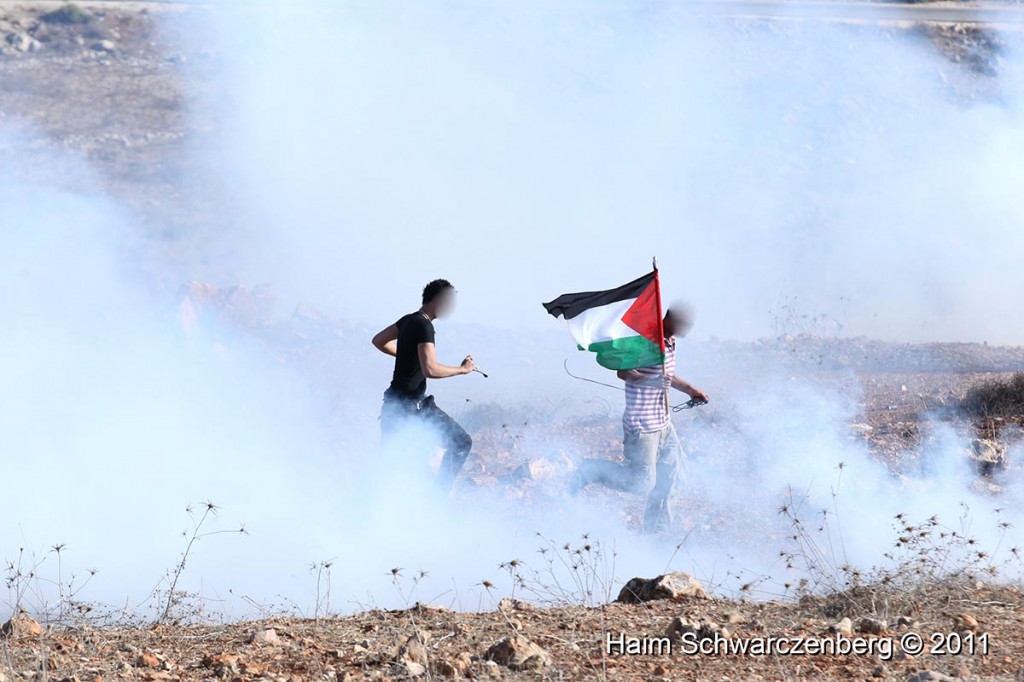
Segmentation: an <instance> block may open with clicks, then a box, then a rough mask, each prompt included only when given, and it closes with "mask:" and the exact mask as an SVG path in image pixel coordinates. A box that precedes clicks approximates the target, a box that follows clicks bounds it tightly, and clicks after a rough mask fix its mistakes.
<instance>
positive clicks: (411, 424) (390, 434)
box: [380, 391, 473, 490]
mask: <svg viewBox="0 0 1024 682" xmlns="http://www.w3.org/2000/svg"><path fill="white" fill-rule="evenodd" d="M417 426H419V427H426V428H427V429H428V430H429V432H430V433H431V434H435V435H437V436H438V437H440V439H441V447H443V448H444V457H443V458H442V459H441V469H440V471H438V473H437V482H438V484H439V485H440V486H441V487H442V488H444V489H445V490H448V489H450V488H451V487H452V484H454V483H455V478H456V477H457V476H458V475H459V472H460V471H461V470H462V465H463V464H465V463H466V460H467V459H468V458H469V452H470V450H472V449H473V439H472V438H471V437H470V435H469V434H468V433H466V430H465V429H464V428H462V427H461V426H459V423H458V422H457V421H455V420H454V419H452V418H451V416H449V415H448V413H447V412H445V411H444V410H442V409H441V408H440V407H438V406H437V403H435V402H434V396H432V395H428V396H424V397H423V398H420V399H418V400H417V399H410V398H406V397H404V396H400V395H396V394H394V393H391V392H390V391H385V392H384V404H383V406H382V407H381V411H380V428H381V436H382V439H383V442H384V445H385V447H388V442H389V441H394V439H395V437H396V436H397V435H399V434H401V433H403V432H405V433H412V434H415V429H416V427H417ZM423 435H424V436H427V435H428V434H427V433H424V434H423Z"/></svg>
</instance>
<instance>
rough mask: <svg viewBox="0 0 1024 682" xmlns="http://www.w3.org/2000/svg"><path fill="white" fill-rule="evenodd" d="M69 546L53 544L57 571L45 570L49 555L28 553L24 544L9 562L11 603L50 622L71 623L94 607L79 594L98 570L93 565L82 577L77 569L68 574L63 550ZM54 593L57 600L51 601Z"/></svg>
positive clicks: (7, 577) (6, 579)
mask: <svg viewBox="0 0 1024 682" xmlns="http://www.w3.org/2000/svg"><path fill="white" fill-rule="evenodd" d="M66 549H67V545H66V544H63V543H58V544H56V545H53V546H52V547H51V548H50V551H49V554H52V555H54V556H55V557H56V560H55V563H56V569H55V571H56V575H46V574H45V573H44V572H43V570H42V569H43V567H44V565H45V563H46V560H47V557H46V556H42V557H38V556H36V555H35V554H30V555H26V553H25V549H24V548H23V547H22V548H19V549H18V555H17V558H16V559H14V560H7V561H6V562H5V564H4V582H5V584H6V586H7V591H8V606H9V607H10V609H11V610H12V611H13V612H14V613H20V612H30V613H33V614H35V615H36V617H38V618H40V619H42V620H43V621H45V622H48V623H60V624H68V623H69V621H70V619H71V618H72V617H73V616H84V615H86V614H88V613H89V612H90V611H92V609H93V606H92V605H90V604H88V603H86V602H83V601H80V600H79V594H80V593H81V591H82V590H84V589H85V587H86V586H87V585H88V584H89V583H90V582H91V581H92V578H93V576H95V575H96V573H97V572H98V571H97V570H96V569H89V570H88V571H87V573H88V575H87V576H86V577H85V579H84V580H82V581H79V579H78V576H77V575H76V574H75V573H71V574H69V575H68V576H65V575H64V562H63V553H64V551H65V550H66ZM54 593H56V594H54ZM53 597H56V603H51V601H50V600H51V599H52V598H53Z"/></svg>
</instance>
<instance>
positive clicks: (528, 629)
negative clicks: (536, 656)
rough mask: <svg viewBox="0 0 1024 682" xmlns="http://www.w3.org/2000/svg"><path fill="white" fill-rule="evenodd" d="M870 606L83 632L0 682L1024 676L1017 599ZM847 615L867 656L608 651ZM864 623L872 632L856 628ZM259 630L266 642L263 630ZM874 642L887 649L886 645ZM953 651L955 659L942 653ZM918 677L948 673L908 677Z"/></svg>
mask: <svg viewBox="0 0 1024 682" xmlns="http://www.w3.org/2000/svg"><path fill="white" fill-rule="evenodd" d="M869 603H870V602H869V601H868V600H866V599H865V600H862V601H858V600H857V599H855V598H852V599H850V600H849V601H848V602H842V603H840V604H839V605H838V606H837V605H836V602H835V601H829V600H825V599H807V600H803V601H801V602H799V603H777V602H758V603H746V602H735V601H720V600H713V599H697V598H691V599H681V600H677V601H668V600H665V601H655V602H648V603H644V604H639V605H628V604H619V603H612V604H608V605H606V606H603V607H598V608H582V607H574V606H566V607H559V608H538V607H535V606H531V605H529V604H527V603H522V602H517V601H514V600H504V601H502V602H501V603H500V605H499V606H498V608H496V609H494V610H492V611H488V612H484V613H461V612H457V611H451V610H448V609H445V608H441V607H434V606H421V605H418V604H417V605H415V606H412V607H410V608H408V609H402V610H395V611H369V612H365V613H361V614H358V615H355V616H351V617H346V618H328V619H320V620H295V619H286V618H283V619H271V620H265V621H258V622H244V623H237V624H231V625H218V626H178V625H159V626H152V627H109V628H91V627H82V628H71V629H67V630H55V631H53V632H45V633H42V634H25V635H21V636H13V637H10V638H8V639H5V640H3V641H0V671H6V672H0V675H2V676H4V678H3V679H11V680H15V679H26V680H39V679H54V680H100V679H137V680H147V681H150V680H153V681H155V680H209V679H225V680H275V681H279V680H288V681H289V682H291V681H296V682H297V681H299V680H379V679H409V678H411V677H412V676H414V675H415V676H421V677H422V678H423V679H449V678H456V679H509V680H513V679H523V680H526V679H549V680H559V679H562V680H587V679H614V680H796V679H801V680H817V679H854V680H867V679H879V680H901V681H902V680H907V679H920V680H929V679H930V680H947V679H964V680H1013V679H1020V677H1019V676H1020V675H1021V674H1024V667H1022V661H1024V637H1021V632H1022V629H1024V624H1022V613H1021V609H1020V606H1021V603H1022V597H1021V594H1020V593H1019V592H1018V591H1017V590H1016V589H1012V588H1000V587H990V586H985V585H983V584H980V583H979V584H978V585H976V586H971V587H969V588H959V589H953V588H945V589H941V590H936V591H935V592H934V593H922V594H919V595H915V598H914V599H913V600H912V601H908V602H904V604H905V607H904V608H905V610H904V611H902V612H898V611H897V612H894V613H893V614H891V615H890V617H889V619H888V620H887V622H885V623H879V621H880V620H885V619H882V618H881V617H880V616H879V615H878V614H877V611H878V610H879V609H877V608H874V609H873V608H871V606H870V605H869ZM896 613H899V615H896ZM847 617H848V618H850V620H851V622H852V625H853V630H852V632H851V633H848V636H849V637H850V641H857V642H860V644H859V646H864V647H867V646H870V645H869V644H867V643H869V642H874V645H873V646H874V647H875V649H874V650H873V651H871V650H867V649H865V651H869V652H867V653H856V654H848V655H827V654H815V653H813V652H812V653H810V654H805V655H800V654H789V655H782V654H776V655H771V654H764V655H760V654H755V653H748V654H746V655H744V654H739V653H735V652H728V651H724V650H721V649H720V650H718V651H717V652H716V651H714V650H712V649H710V648H706V649H704V650H703V652H701V653H694V649H695V648H696V647H695V645H694V644H692V642H694V641H699V640H696V639H692V640H686V639H680V640H675V641H674V642H673V644H672V645H671V647H670V648H662V649H649V650H648V651H646V652H643V651H641V652H640V653H620V650H619V649H617V648H616V645H615V642H616V641H618V638H620V637H626V638H637V639H644V638H651V639H653V638H660V637H662V636H663V635H665V633H666V631H668V630H669V629H670V626H671V625H672V623H673V619H675V618H682V619H684V620H688V621H694V622H702V623H704V624H706V625H707V627H708V628H709V630H710V631H716V632H719V633H721V636H724V637H727V638H729V639H730V640H732V641H742V640H746V641H747V642H748V644H753V643H754V642H756V641H758V640H764V639H765V638H777V639H778V638H787V641H795V640H796V639H802V640H803V641H805V642H806V643H805V644H804V646H805V647H807V646H812V645H811V644H810V642H811V641H814V642H820V641H822V640H828V639H830V638H831V639H835V637H836V634H835V632H834V630H835V629H836V627H835V626H836V624H837V623H841V622H842V619H843V618H847ZM868 617H870V618H873V619H875V620H868V621H865V622H862V620H863V619H864V618H868ZM879 626H883V627H881V628H880V627H879ZM840 627H841V626H840ZM270 629H272V630H273V633H267V632H266V631H267V630H270ZM869 630H870V632H869ZM908 633H912V634H911V635H910V636H909V637H908ZM915 634H916V635H920V636H921V637H923V638H924V640H925V642H926V648H925V650H924V651H923V652H922V653H919V654H916V655H915V654H913V653H910V652H913V651H916V646H917V645H916V644H915V642H916V641H917V640H916V638H915V637H914V635H915ZM986 635H987V636H986ZM515 636H521V637H525V638H526V639H528V640H529V642H531V643H532V644H534V645H536V646H539V647H540V648H542V649H543V650H544V651H545V652H547V654H548V656H549V657H550V658H549V659H547V660H546V664H536V667H534V665H533V664H530V663H528V662H527V663H525V664H524V666H525V668H524V669H521V670H515V669H512V668H510V667H509V666H508V665H501V664H499V663H498V662H495V661H491V660H488V659H489V658H497V659H498V660H503V659H501V658H500V656H498V655H496V654H495V653H494V650H492V649H491V647H492V646H493V645H494V644H495V643H497V642H500V641H501V640H503V639H505V638H507V637H515ZM609 641H612V643H613V644H612V645H611V646H610V647H609V644H608V642H609ZM705 641H707V640H705ZM711 641H714V640H711ZM883 641H884V642H887V643H888V644H887V646H891V647H892V648H891V649H887V648H885V646H883V645H882V644H881V642H883ZM688 642H690V643H688ZM950 642H956V643H957V644H956V647H953V646H951V645H950ZM705 646H707V647H710V646H711V645H710V644H707V645H705ZM901 647H905V648H901ZM953 648H962V649H963V651H962V653H959V654H956V655H953V654H951V653H950V649H953ZM907 649H909V651H910V652H908V651H907ZM968 650H970V651H968ZM637 651H640V650H637ZM787 651H789V650H788V649H787ZM489 652H491V653H490V654H489ZM920 671H930V672H932V673H936V674H942V675H948V676H949V677H942V676H933V677H928V676H925V677H916V678H915V677H913V675H914V674H915V673H917V672H920Z"/></svg>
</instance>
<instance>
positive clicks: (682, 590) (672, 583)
mask: <svg viewBox="0 0 1024 682" xmlns="http://www.w3.org/2000/svg"><path fill="white" fill-rule="evenodd" d="M707 597H708V595H707V592H705V591H704V586H703V585H701V584H700V582H699V581H698V580H697V579H696V578H694V577H693V576H691V575H690V574H689V573H683V572H682V571H676V572H674V573H666V574H665V575H659V576H658V577H656V578H633V579H632V580H630V581H629V582H627V583H626V584H625V586H624V587H623V588H622V590H621V591H620V592H619V596H618V599H616V601H618V602H621V603H624V604H639V603H641V602H647V601H654V600H656V599H670V600H672V601H679V600H683V599H707Z"/></svg>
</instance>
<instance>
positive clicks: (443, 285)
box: [423, 279, 455, 305]
mask: <svg viewBox="0 0 1024 682" xmlns="http://www.w3.org/2000/svg"><path fill="white" fill-rule="evenodd" d="M454 288H455V287H453V286H452V283H451V282H449V281H448V280H446V279H435V280H434V281H433V282H430V283H428V284H427V286H425V287H423V305H426V304H428V303H430V302H431V301H433V300H434V299H435V298H437V296H438V295H439V294H440V293H442V292H443V291H445V290H447V289H454Z"/></svg>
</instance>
